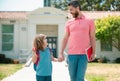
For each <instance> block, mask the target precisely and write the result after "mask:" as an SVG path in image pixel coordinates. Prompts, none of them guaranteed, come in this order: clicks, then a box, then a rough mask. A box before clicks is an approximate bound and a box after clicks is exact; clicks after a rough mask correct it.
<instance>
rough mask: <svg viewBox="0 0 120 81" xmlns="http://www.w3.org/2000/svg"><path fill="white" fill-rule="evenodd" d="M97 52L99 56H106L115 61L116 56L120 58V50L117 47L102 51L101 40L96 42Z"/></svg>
mask: <svg viewBox="0 0 120 81" xmlns="http://www.w3.org/2000/svg"><path fill="white" fill-rule="evenodd" d="M96 54H97V58H104V57H106V58H107V59H109V60H111V61H114V60H115V59H116V58H120V51H118V50H117V49H116V48H115V47H112V51H101V43H100V40H98V41H97V42H96Z"/></svg>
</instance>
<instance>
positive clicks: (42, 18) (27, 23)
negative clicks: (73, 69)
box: [0, 7, 120, 61]
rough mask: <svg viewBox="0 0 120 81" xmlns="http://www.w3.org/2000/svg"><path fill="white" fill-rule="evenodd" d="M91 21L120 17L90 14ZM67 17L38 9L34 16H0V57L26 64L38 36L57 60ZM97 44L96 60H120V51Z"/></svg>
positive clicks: (113, 13) (21, 13) (10, 13)
mask: <svg viewBox="0 0 120 81" xmlns="http://www.w3.org/2000/svg"><path fill="white" fill-rule="evenodd" d="M83 14H84V15H85V16H86V17H88V18H93V19H98V18H102V17H106V16H108V15H120V12H102V11H101V12H99V11H98V12H87V11H84V12H83ZM66 21H67V14H66V12H64V11H61V10H59V9H56V8H52V7H44V8H39V9H36V10H34V11H31V12H16V11H12V12H10V11H9V12H2V11H1V12H0V53H1V54H5V55H6V57H8V58H12V59H19V60H22V61H25V60H26V59H27V58H28V56H29V55H30V54H31V50H32V43H33V39H34V37H35V35H36V34H40V33H43V34H46V35H47V39H48V43H49V47H50V48H52V49H53V52H54V56H56V57H57V56H58V54H59V50H60V46H61V39H62V38H63V34H64V29H65V28H64V26H65V22H66ZM102 45H103V44H101V42H100V41H97V49H96V54H97V57H107V58H108V59H110V60H114V59H116V58H118V57H120V51H118V50H117V49H116V48H114V47H112V46H109V45H106V46H105V47H104V46H102Z"/></svg>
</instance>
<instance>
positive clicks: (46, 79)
mask: <svg viewBox="0 0 120 81" xmlns="http://www.w3.org/2000/svg"><path fill="white" fill-rule="evenodd" d="M36 81H52V78H51V76H38V75H36Z"/></svg>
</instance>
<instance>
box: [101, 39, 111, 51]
mask: <svg viewBox="0 0 120 81" xmlns="http://www.w3.org/2000/svg"><path fill="white" fill-rule="evenodd" d="M101 51H112V41H111V40H109V41H103V40H101Z"/></svg>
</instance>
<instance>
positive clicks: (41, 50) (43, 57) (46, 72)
mask: <svg viewBox="0 0 120 81" xmlns="http://www.w3.org/2000/svg"><path fill="white" fill-rule="evenodd" d="M33 45H34V50H33V53H34V54H33V57H32V61H33V63H34V65H35V66H36V68H35V69H36V80H37V81H52V78H51V77H52V76H51V75H52V62H51V60H52V61H55V62H56V61H58V59H56V58H54V57H53V56H52V55H51V54H50V49H49V48H48V47H47V40H46V36H45V35H44V34H40V35H37V36H36V37H35V39H34V44H33Z"/></svg>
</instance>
